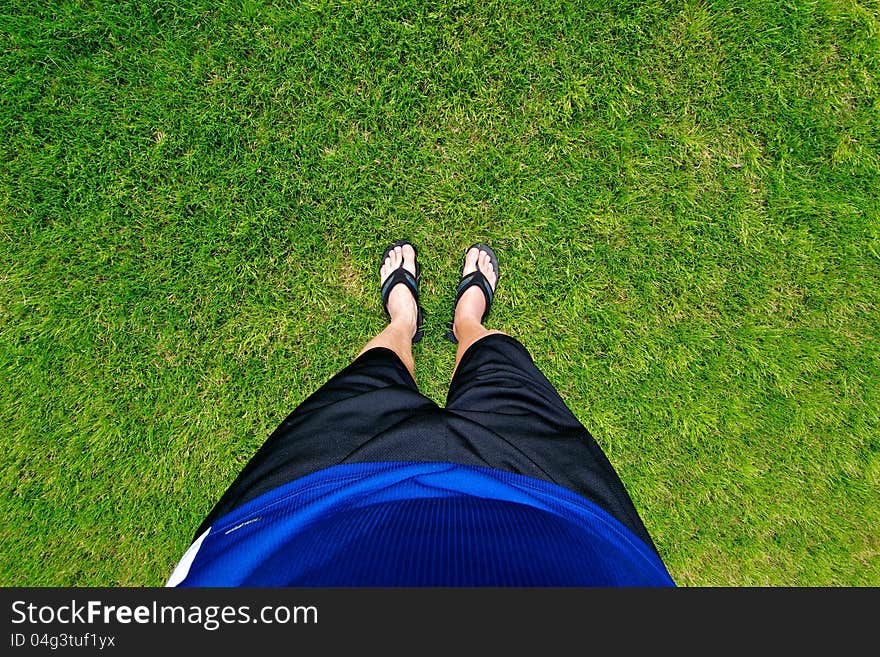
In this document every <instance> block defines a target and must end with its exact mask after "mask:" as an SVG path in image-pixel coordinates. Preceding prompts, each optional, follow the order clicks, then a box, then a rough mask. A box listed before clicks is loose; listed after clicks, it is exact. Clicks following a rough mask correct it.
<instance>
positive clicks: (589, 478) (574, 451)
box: [195, 334, 656, 551]
mask: <svg viewBox="0 0 880 657" xmlns="http://www.w3.org/2000/svg"><path fill="white" fill-rule="evenodd" d="M374 461H445V462H452V463H460V464H463V465H473V466H482V467H489V468H495V469H497V470H507V471H509V472H515V473H518V474H523V475H527V476H529V477H534V478H536V479H543V480H545V481H549V482H552V483H555V484H558V485H560V486H563V487H565V488H568V489H569V490H572V491H574V492H575V493H578V494H579V495H581V496H583V497H586V498H587V499H589V500H591V501H593V502H595V503H596V504H598V505H599V506H600V507H602V508H603V509H604V510H606V511H608V512H609V513H610V514H611V515H613V516H614V517H615V518H617V519H618V520H620V521H621V522H622V523H623V524H624V525H626V526H627V527H628V528H629V529H631V530H632V531H633V532H635V533H636V535H637V536H639V537H640V538H641V539H642V540H643V541H645V543H647V544H648V545H649V546H650V547H652V548H654V543H653V541H652V540H651V537H650V536H649V534H648V531H647V530H646V529H645V526H644V524H643V523H642V520H641V518H640V517H639V514H638V513H637V511H636V509H635V507H634V506H633V503H632V500H631V499H630V496H629V494H628V493H627V491H626V489H625V488H624V486H623V483H622V482H621V481H620V478H619V477H618V475H617V473H616V472H615V470H614V468H613V467H612V466H611V463H610V462H609V461H608V459H607V458H606V457H605V454H604V453H603V452H602V450H601V449H600V447H599V445H598V444H597V443H596V441H595V440H594V439H593V436H592V435H590V433H589V431H587V429H586V428H585V427H584V426H583V425H582V424H581V423H580V422H579V421H578V419H577V418H576V417H575V416H574V414H572V412H571V411H570V410H569V408H568V407H567V406H566V404H565V402H564V401H563V400H562V398H561V397H560V396H559V393H558V392H557V391H556V389H555V388H554V387H553V385H552V384H551V383H550V382H549V381H548V380H547V378H546V377H545V376H544V375H543V374H542V373H541V371H540V370H539V369H538V368H537V367H536V366H535V364H534V362H533V361H532V358H531V356H530V355H529V352H528V351H527V350H526V348H525V347H524V346H523V345H522V344H520V342H519V341H517V340H515V339H514V338H512V337H510V336H508V335H501V334H492V335H489V336H486V337H485V338H482V339H480V340H478V341H477V342H475V343H474V344H473V345H471V346H470V347H469V348H468V350H467V352H465V354H464V356H463V357H462V359H461V362H460V363H459V365H458V369H457V370H456V372H455V375H454V376H453V378H452V382H451V383H450V386H449V393H448V395H447V397H446V407H445V408H440V407H439V406H438V405H437V404H436V403H434V401H433V400H431V399H429V398H428V397H426V396H425V395H423V394H422V393H420V392H419V390H418V388H417V386H416V382H415V381H414V380H413V378H412V376H411V375H410V373H409V371H408V370H407V369H406V366H405V365H404V364H403V362H402V361H401V360H400V358H398V356H397V355H396V354H395V353H394V352H393V351H391V350H390V349H386V348H384V347H377V348H375V349H370V350H368V351H366V352H364V353H363V354H361V355H360V356H359V357H358V358H356V359H355V360H354V361H353V362H352V363H351V364H350V365H349V366H348V367H346V368H345V369H343V370H342V371H341V372H339V373H338V374H337V375H335V376H334V377H333V378H331V379H330V380H329V381H328V382H327V383H325V384H324V385H323V386H321V388H319V389H318V390H317V391H316V392H314V393H313V394H312V395H310V396H309V397H308V398H307V399H306V400H305V401H303V403H302V404H300V405H299V406H298V407H297V408H296V409H295V410H294V411H293V412H292V413H291V414H290V415H289V416H288V417H287V418H286V419H285V420H284V422H282V423H281V426H279V427H278V429H276V430H275V432H274V433H273V434H272V435H271V436H270V437H269V438H268V439H267V440H266V442H265V443H264V444H263V446H262V447H261V448H260V449H259V451H258V452H257V453H256V455H254V457H253V458H252V459H251V460H250V462H249V463H248V464H247V465H246V466H245V468H244V470H242V472H241V474H239V476H238V477H237V478H236V479H235V481H234V482H233V483H232V485H231V486H230V487H229V489H228V490H227V491H226V493H225V494H224V495H223V497H222V498H221V499H220V501H219V502H218V503H217V505H216V506H215V507H214V509H213V510H212V511H211V513H210V514H209V515H208V517H207V518H206V519H205V521H204V522H203V523H202V525H201V527H199V529H198V531H197V532H196V534H195V536H196V537H198V536H199V535H201V533H202V532H204V531H205V530H206V529H207V528H208V527H209V526H211V524H212V523H213V522H214V521H215V520H217V519H218V518H220V517H221V516H223V515H225V514H227V513H229V512H230V511H233V510H234V509H236V508H237V507H239V506H241V505H242V504H244V503H245V502H248V501H250V500H252V499H254V498H255V497H257V496H259V495H261V494H263V493H265V492H267V491H269V490H272V489H273V488H276V487H277V486H281V485H283V484H286V483H288V482H290V481H292V480H294V479H298V478H300V477H304V476H305V475H308V474H311V473H313V472H316V471H318V470H322V469H324V468H328V467H330V466H333V465H338V464H340V463H363V462H374ZM654 549H655V551H656V548H654Z"/></svg>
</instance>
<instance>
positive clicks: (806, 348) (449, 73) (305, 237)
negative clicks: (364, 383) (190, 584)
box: [0, 0, 880, 586]
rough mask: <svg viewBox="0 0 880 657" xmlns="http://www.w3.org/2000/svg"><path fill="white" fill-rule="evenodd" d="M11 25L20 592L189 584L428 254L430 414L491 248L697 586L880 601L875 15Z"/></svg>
mask: <svg viewBox="0 0 880 657" xmlns="http://www.w3.org/2000/svg"><path fill="white" fill-rule="evenodd" d="M377 4H378V5H379V6H377ZM429 4H430V6H429ZM220 5H222V6H220ZM0 12H2V16H0V39H2V48H0V62H2V76H3V82H2V86H0V137H2V141H0V153H2V163H0V277H2V284H0V382H2V388H0V426H2V427H3V429H2V432H0V448H2V452H3V457H2V474H0V478H2V480H0V486H2V491H3V493H2V495H0V517H2V518H3V525H2V528H0V545H2V553H0V584H2V585H6V586H10V585H26V586H38V585H49V586H56V585H62V586H71V585H90V586H92V585H96V586H115V585H133V586H140V585H148V586H153V585H161V584H162V583H164V581H165V579H166V578H167V576H168V574H169V573H170V571H171V569H172V568H173V566H174V564H175V563H176V561H177V559H178V558H179V557H180V556H181V554H182V553H183V551H184V550H185V549H186V547H187V546H188V543H189V540H190V538H191V536H192V533H193V531H194V530H195V528H196V527H197V526H198V524H199V523H200V522H201V520H202V519H203V517H204V516H205V514H206V513H207V512H208V511H209V509H210V508H211V506H212V505H213V503H214V502H215V501H216V500H217V499H218V497H219V496H220V494H221V493H222V492H223V491H224V490H225V487H226V486H227V485H228V484H229V483H230V482H231V481H232V479H233V478H234V476H235V475H236V474H237V472H238V471H239V469H240V468H241V467H242V466H243V465H244V463H245V462H246V461H247V459H248V458H249V457H250V456H251V455H252V454H253V452H254V451H255V450H256V449H257V447H258V446H259V445H260V444H261V443H262V441H263V440H264V439H265V438H266V436H267V434H268V433H270V432H271V431H272V430H274V428H275V426H276V425H277V424H278V423H279V422H280V421H281V420H282V419H283V417H284V416H285V415H286V414H287V413H288V412H290V411H291V410H292V409H293V408H294V407H295V406H296V405H297V404H298V403H299V402H300V401H302V400H303V399H304V398H305V397H306V396H307V395H308V394H309V393H310V392H312V391H313V390H314V389H316V388H317V387H318V386H319V385H321V384H322V383H323V382H324V381H325V380H326V379H327V378H328V377H330V376H331V375H332V374H334V373H335V372H336V371H338V370H339V369H341V368H342V367H343V366H345V365H346V364H347V363H348V362H349V361H350V360H351V359H352V358H353V357H354V355H355V354H357V352H358V351H359V349H360V348H361V347H362V345H363V344H364V343H365V342H366V341H367V340H368V339H369V337H371V335H372V334H374V333H375V332H377V331H379V330H380V329H381V328H382V326H383V324H384V315H383V313H382V311H381V308H380V304H379V299H378V281H377V268H378V258H379V255H380V254H381V252H382V250H383V248H384V247H385V246H386V244H388V243H389V242H390V241H392V240H394V239H397V238H400V237H407V238H409V239H411V240H413V241H414V242H415V244H416V245H417V246H418V247H419V252H420V260H421V262H422V265H423V286H422V290H423V292H422V294H423V302H424V305H425V310H426V317H427V324H426V337H425V339H424V341H423V342H422V343H420V344H419V345H417V346H416V351H415V354H416V361H417V365H416V370H417V372H416V373H417V376H418V379H419V381H420V383H421V385H422V387H423V389H424V391H425V393H426V394H428V395H429V396H430V397H431V398H433V399H435V400H436V401H438V402H439V403H441V404H442V402H443V399H444V397H445V394H446V386H447V383H448V379H449V375H450V371H451V368H452V364H453V356H454V347H453V345H451V344H450V343H448V342H446V341H445V340H444V337H443V335H444V332H445V325H446V321H447V320H448V318H449V313H450V308H451V303H452V297H453V293H454V286H455V283H456V281H457V279H458V268H459V267H460V262H461V257H462V254H463V250H464V248H465V247H467V246H468V245H469V244H471V243H472V242H475V241H478V240H485V241H488V242H489V243H491V244H492V245H493V246H494V247H495V249H496V251H497V252H498V255H499V258H500V261H501V268H502V278H501V282H500V286H499V292H498V297H497V302H496V304H495V306H494V307H493V311H492V316H491V322H490V327H492V328H499V329H502V330H504V331H507V332H509V333H511V334H513V335H515V336H516V337H518V338H519V339H520V340H521V341H522V342H523V343H524V344H525V345H526V347H528V348H529V350H530V351H531V352H532V354H533V357H534V359H535V361H536V363H537V364H538V365H539V367H541V368H542V369H543V371H544V372H545V374H546V375H547V376H548V378H549V379H550V380H551V381H552V382H553V383H554V384H555V385H556V386H557V387H558V389H559V390H560V392H561V394H562V395H563V397H564V398H565V399H566V401H567V402H568V403H569V406H570V407H571V408H572V410H573V411H574V412H575V414H576V415H577V416H578V417H579V418H580V419H581V420H582V422H583V423H584V424H585V425H586V426H587V427H588V428H589V429H590V430H591V431H592V433H593V434H594V435H595V437H596V439H597V440H598V442H599V444H600V445H601V446H602V447H603V449H604V450H605V452H606V454H607V455H608V457H609V458H610V460H611V462H612V463H613V464H614V465H615V466H616V468H617V469H618V472H619V473H620V475H621V478H622V479H623V481H624V482H625V483H626V485H627V486H628V488H629V490H630V492H631V494H632V497H633V500H634V501H635V503H636V506H637V508H638V509H639V511H640V512H641V514H642V517H643V519H644V521H645V524H646V525H647V527H648V529H649V531H650V532H651V534H652V535H653V537H654V539H655V542H656V543H657V546H658V549H659V550H660V552H661V555H662V556H663V558H664V560H665V562H666V563H667V565H668V567H669V570H670V572H671V574H672V576H673V578H674V579H675V580H676V582H678V583H679V584H680V585H683V586H702V585H722V586H739V585H774V586H775V585H799V586H812V585H831V586H848V585H856V586H865V585H870V586H877V585H880V347H878V328H880V314H878V312H880V8H878V5H877V4H876V3H874V2H861V3H860V2H856V1H854V0H816V1H809V2H807V1H805V0H791V1H788V2H769V1H767V0H737V2H733V1H732V0H730V1H726V0H718V1H714V0H708V1H705V2H661V1H659V0H647V1H641V0H640V1H635V0H630V1H626V2H600V1H598V0H594V1H592V2H578V3H569V2H546V1H542V0H529V1H528V2H518V1H517V2H513V1H511V2H452V1H446V2H439V3H424V2H419V1H418V0H399V1H396V2H384V3H373V2H346V3H325V2H303V3H287V2H283V1H276V2H256V1H243V0H233V1H230V2H225V3H214V2H206V1H199V0H182V1H180V2H176V3H149V2H133V1H127V0H122V1H117V2H99V1H95V2H64V3H62V2H51V3H46V2H35V1H33V2H17V1H12V2H8V3H5V4H4V5H3V8H2V10H0Z"/></svg>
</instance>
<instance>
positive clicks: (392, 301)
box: [379, 244, 419, 335]
mask: <svg viewBox="0 0 880 657" xmlns="http://www.w3.org/2000/svg"><path fill="white" fill-rule="evenodd" d="M401 262H403V268H404V269H406V270H407V271H408V272H410V273H411V274H412V275H413V276H415V273H416V252H415V250H414V249H413V247H412V246H411V245H409V244H404V245H403V246H396V247H394V249H393V250H392V251H390V252H389V253H388V256H387V257H386V258H385V262H384V263H383V264H382V267H381V268H380V269H379V275H380V279H381V280H380V285H383V284H384V283H385V281H386V280H387V279H388V277H389V276H390V275H391V274H392V272H393V271H394V270H395V269H397V268H398V267H400V263H401ZM388 314H389V315H391V325H392V326H398V327H400V328H401V329H402V330H403V329H405V330H406V335H415V333H416V330H417V328H418V327H417V325H416V324H417V321H418V317H419V307H418V305H417V304H416V300H415V297H413V295H412V292H410V290H409V288H408V287H407V286H406V285H402V284H399V283H398V284H397V285H395V286H394V287H393V288H391V293H390V294H389V295H388Z"/></svg>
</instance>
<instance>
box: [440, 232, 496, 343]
mask: <svg viewBox="0 0 880 657" xmlns="http://www.w3.org/2000/svg"><path fill="white" fill-rule="evenodd" d="M471 249H479V250H480V251H485V252H486V254H487V255H488V256H489V261H490V262H491V263H492V269H494V270H495V289H497V288H498V280H499V279H500V278H501V273H500V272H499V270H498V256H496V255H495V251H493V250H492V247H491V246H489V245H488V244H482V243H480V242H478V243H477V244H471V245H470V246H469V247H468V248H467V249H466V250H465V252H464V254H465V256H467V253H468V251H470V250H471ZM474 285H476V286H478V287H479V288H480V290H482V291H483V296H485V297H486V310H484V311H483V316H482V317H481V318H480V323H482V322H484V321H486V317H488V315H489V310H490V309H491V308H492V300H493V299H494V298H495V290H493V289H492V286H491V285H489V281H488V279H487V278H486V276H485V275H484V274H483V272H481V271H480V270H479V269H477V270H476V271H472V272H471V273H470V274H465V275H464V276H462V277H461V279H460V280H459V281H458V291H457V292H456V293H455V302H454V303H453V304H452V319H451V320H450V321H449V330H448V331H446V339H447V340H449V341H450V342H454V343H456V344H457V343H458V338H456V337H455V333H453V331H452V324H453V323H454V321H455V308H456V306H458V301H459V299H461V295H463V294H464V293H465V291H466V290H467V289H468V288H470V287H472V286H474Z"/></svg>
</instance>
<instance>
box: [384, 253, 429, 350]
mask: <svg viewBox="0 0 880 657" xmlns="http://www.w3.org/2000/svg"><path fill="white" fill-rule="evenodd" d="M405 244H409V245H410V246H411V247H412V248H413V251H415V252H416V273H415V275H413V274H411V273H410V272H409V271H407V270H406V269H404V268H403V262H401V263H400V267H398V268H397V269H395V270H394V271H393V272H391V274H390V275H389V276H388V278H387V279H385V282H384V283H383V284H382V292H381V297H382V308H384V309H385V314H386V315H388V319H391V313H389V312H388V297H389V295H390V294H391V290H392V289H393V288H394V287H395V286H396V285H397V284H398V283H403V284H404V285H406V287H407V288H408V289H409V291H410V292H411V293H412V295H413V298H415V300H416V305H417V306H418V308H419V315H418V318H417V319H416V332H415V335H413V338H412V341H413V344H415V343H416V342H418V341H420V340H421V339H422V336H423V335H424V331H423V330H422V323H423V320H424V313H423V311H422V304H421V303H420V302H419V280H420V279H421V275H422V267H421V265H419V252H418V250H417V249H416V247H415V245H414V244H413V243H412V242H410V241H408V240H397V241H396V242H395V243H394V244H392V245H391V246H389V247H388V248H387V249H385V252H384V253H383V254H382V258H381V259H380V260H379V269H382V265H384V264H385V258H387V257H388V254H389V253H391V252H392V251H393V250H394V247H397V246H403V245H405Z"/></svg>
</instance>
